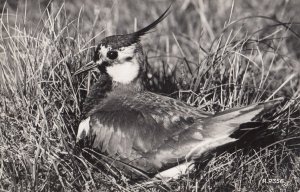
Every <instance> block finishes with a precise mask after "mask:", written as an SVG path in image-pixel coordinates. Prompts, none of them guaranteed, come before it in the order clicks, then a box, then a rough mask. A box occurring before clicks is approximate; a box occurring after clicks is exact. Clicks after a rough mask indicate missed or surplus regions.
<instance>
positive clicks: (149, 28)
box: [131, 4, 172, 37]
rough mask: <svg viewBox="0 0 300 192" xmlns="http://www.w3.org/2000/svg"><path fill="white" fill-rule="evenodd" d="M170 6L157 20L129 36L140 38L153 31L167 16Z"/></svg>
mask: <svg viewBox="0 0 300 192" xmlns="http://www.w3.org/2000/svg"><path fill="white" fill-rule="evenodd" d="M171 6H172V4H170V5H169V7H168V8H167V9H166V10H165V12H164V13H163V14H162V15H161V16H160V17H159V18H158V19H156V20H155V21H154V22H152V23H151V24H150V25H148V26H146V27H144V28H143V29H140V30H139V31H136V32H134V33H131V35H134V36H137V37H141V36H143V35H145V34H147V33H148V32H149V31H150V30H151V29H154V28H155V27H156V25H157V24H159V23H160V22H161V21H163V20H164V19H165V18H166V17H167V16H168V15H169V13H170V8H171Z"/></svg>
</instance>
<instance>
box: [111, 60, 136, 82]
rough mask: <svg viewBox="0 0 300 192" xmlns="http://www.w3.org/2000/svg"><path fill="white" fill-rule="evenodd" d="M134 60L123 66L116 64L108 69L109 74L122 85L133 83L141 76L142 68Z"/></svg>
mask: <svg viewBox="0 0 300 192" xmlns="http://www.w3.org/2000/svg"><path fill="white" fill-rule="evenodd" d="M134 60H135V59H133V60H132V61H130V62H125V63H123V64H115V65H113V66H110V67H107V68H106V70H107V73H108V74H109V75H110V76H111V77H112V79H113V80H114V81H116V82H119V83H122V84H128V83H130V82H131V81H133V80H134V79H135V78H136V77H137V76H138V74H139V70H140V66H139V64H138V63H137V62H134Z"/></svg>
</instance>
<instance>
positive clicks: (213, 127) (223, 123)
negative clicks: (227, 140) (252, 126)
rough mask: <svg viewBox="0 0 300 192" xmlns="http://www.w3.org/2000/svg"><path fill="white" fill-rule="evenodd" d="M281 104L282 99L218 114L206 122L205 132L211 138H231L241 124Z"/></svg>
mask: <svg viewBox="0 0 300 192" xmlns="http://www.w3.org/2000/svg"><path fill="white" fill-rule="evenodd" d="M280 102H281V99H276V100H272V101H268V102H264V103H256V104H252V105H249V106H246V107H240V108H234V109H230V110H226V111H224V112H220V113H217V114H216V115H215V116H214V117H210V118H208V119H207V120H205V122H204V129H203V130H204V132H205V134H206V135H208V136H210V137H224V136H230V135H231V134H232V133H233V132H235V131H236V130H237V129H239V127H240V125H241V124H244V123H247V122H251V121H253V120H254V119H255V118H256V117H257V116H259V115H261V114H263V113H264V112H266V111H268V110H271V109H272V108H275V107H276V106H277V105H278V104H279V103H280Z"/></svg>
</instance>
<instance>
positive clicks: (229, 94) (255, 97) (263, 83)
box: [0, 0, 300, 191]
mask: <svg viewBox="0 0 300 192" xmlns="http://www.w3.org/2000/svg"><path fill="white" fill-rule="evenodd" d="M88 2H92V3H93V6H89V5H88V4H87V5H86V7H85V8H84V9H83V8H80V6H78V5H79V3H78V2H77V1H76V3H70V2H69V1H66V2H65V4H62V5H60V4H55V3H54V4H52V5H51V6H52V7H51V8H52V9H51V11H52V12H50V11H44V12H42V13H41V14H40V15H39V16H37V15H36V14H35V13H36V12H34V14H33V15H34V16H31V15H30V13H29V12H28V11H27V12H25V11H26V10H27V9H25V8H24V9H23V11H22V9H21V8H20V10H19V11H18V12H15V13H13V14H12V13H11V10H9V11H8V12H7V11H5V9H4V10H3V11H2V15H1V20H0V21H1V23H0V26H1V35H0V48H1V52H0V58H1V59H0V82H1V83H0V94H1V99H0V117H1V118H0V127H1V130H0V157H1V158H0V190H1V191H111V190H115V191H164V190H173V191H284V190H286V191H296V190H299V189H300V180H299V178H300V171H299V170H300V168H299V164H300V150H299V136H300V120H299V115H300V110H299V109H300V89H299V83H300V81H299V64H298V63H297V59H299V58H298V55H297V54H298V53H297V51H298V50H296V49H293V47H295V44H296V43H297V41H298V42H299V34H298V33H297V29H298V28H297V26H298V25H297V22H296V21H294V20H293V18H294V17H293V16H295V14H296V11H295V10H294V9H293V6H295V5H294V4H293V3H296V4H297V2H292V1H291V2H287V1H277V2H276V4H275V3H274V2H273V1H272V3H270V2H271V0H265V1H263V2H261V1H252V2H251V3H244V2H241V1H236V2H229V1H226V2H224V1H222V0H215V1H201V0H200V1H197V0H190V1H185V2H179V1H177V2H175V3H174V10H173V12H171V14H170V15H169V16H168V18H167V19H166V21H163V22H162V23H161V24H160V25H159V27H158V29H157V31H156V32H154V33H151V34H149V35H148V36H147V37H145V38H144V39H143V44H144V45H145V47H144V51H145V53H147V69H148V76H149V78H148V79H147V83H148V88H149V89H150V90H153V91H155V92H159V93H161V94H166V95H169V96H171V97H174V98H178V99H181V100H183V101H185V102H187V103H188V104H190V105H192V106H195V107H198V108H200V109H203V110H205V111H210V112H218V111H223V110H226V109H229V108H233V107H237V106H245V105H248V104H250V103H256V102H259V101H266V100H270V99H273V98H277V97H284V101H283V102H282V104H281V105H280V106H278V107H277V108H276V109H274V110H273V111H272V112H270V114H267V115H266V116H265V117H262V118H264V119H265V120H266V121H268V122H270V123H268V126H267V127H264V128H261V129H259V130H256V131H250V132H245V131H244V132H242V133H241V135H242V139H241V140H240V141H239V142H237V143H235V144H233V145H230V146H226V148H224V149H219V150H216V151H214V152H211V153H209V154H208V155H207V159H205V160H204V159H201V162H199V163H198V164H197V166H196V169H194V170H192V171H191V173H190V174H189V175H185V176H183V177H182V178H181V179H178V180H173V181H162V182H159V181H153V180H151V181H148V182H144V183H137V184H132V183H130V182H128V181H127V180H126V179H125V178H124V177H119V178H114V177H113V176H112V175H113V172H112V171H104V168H103V165H102V166H95V165H93V164H91V163H90V162H88V161H87V160H86V159H84V158H83V157H82V156H80V155H75V154H76V150H77V149H76V147H75V135H76V130H77V126H78V124H79V122H80V116H81V110H82V103H83V101H84V98H85V97H86V94H87V93H88V91H89V89H90V86H91V85H92V84H93V83H94V82H95V79H96V78H97V71H93V72H90V73H88V74H85V75H81V76H73V75H72V74H73V73H74V72H75V71H76V70H77V69H79V68H80V66H82V65H84V64H86V63H88V62H89V61H90V60H91V58H92V54H93V51H94V46H95V45H96V44H97V41H99V39H101V38H103V37H104V36H106V35H109V34H111V33H114V32H115V31H116V32H118V33H123V32H130V31H133V29H134V28H135V23H136V24H138V26H139V28H140V27H142V26H144V25H146V24H147V23H150V22H151V21H153V20H154V19H155V18H157V17H158V15H159V14H160V13H162V12H163V10H164V7H167V6H168V2H156V3H155V4H152V3H151V2H147V3H146V2H143V3H140V4H139V5H138V6H137V5H136V1H134V0H128V1H124V2H122V3H121V2H119V4H118V3H117V1H102V2H101V3H100V2H98V1H97V2H96V1H92V0H90V1H88ZM220 4H222V8H221V7H220ZM28 6H30V5H28ZM76 6H77V7H76ZM149 7H151V9H149ZM75 8H77V9H75ZM93 8H94V9H93ZM72 10H76V11H73V12H72ZM25 13H26V14H25ZM37 13H38V11H37ZM293 13H294V15H293ZM25 15H26V16H25ZM259 15H264V16H266V17H262V16H259ZM135 17H136V18H138V19H137V20H134V18H135ZM135 21H136V22H135ZM91 26H92V27H91ZM150 77H151V78H150ZM268 179H278V180H272V181H273V182H282V183H273V184H267V183H265V181H266V180H267V181H268Z"/></svg>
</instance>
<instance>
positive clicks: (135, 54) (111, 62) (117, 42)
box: [75, 5, 171, 84]
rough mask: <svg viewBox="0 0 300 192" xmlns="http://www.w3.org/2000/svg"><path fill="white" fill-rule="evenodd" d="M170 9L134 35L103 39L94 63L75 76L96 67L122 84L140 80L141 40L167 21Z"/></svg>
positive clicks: (141, 68)
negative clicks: (163, 21)
mask: <svg viewBox="0 0 300 192" xmlns="http://www.w3.org/2000/svg"><path fill="white" fill-rule="evenodd" d="M170 7H171V5H170V6H169V7H168V9H167V10H166V11H165V12H164V13H163V14H162V15H161V16H160V17H159V18H158V19H156V20H155V21H154V22H152V23H151V24H150V25H148V26H146V27H144V28H142V29H140V30H139V31H136V32H134V33H129V34H124V35H113V36H109V37H105V38H104V39H102V40H101V41H100V42H99V44H98V46H97V48H96V51H95V54H94V62H93V63H90V65H86V66H83V68H81V69H79V70H78V71H76V72H75V74H78V73H81V72H83V71H87V70H90V69H92V68H94V67H98V69H99V70H100V71H101V72H102V73H105V74H108V75H109V76H110V77H111V79H112V80H113V81H115V82H118V83H121V84H129V83H132V82H134V81H136V80H137V79H139V78H140V77H141V75H142V73H143V71H144V53H143V48H142V45H141V43H140V38H141V37H142V36H144V35H145V34H147V33H149V32H150V31H151V29H153V28H155V27H156V25H157V24H158V23H160V22H161V21H162V20H163V19H165V18H166V17H167V15H168V13H169V9H170Z"/></svg>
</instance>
